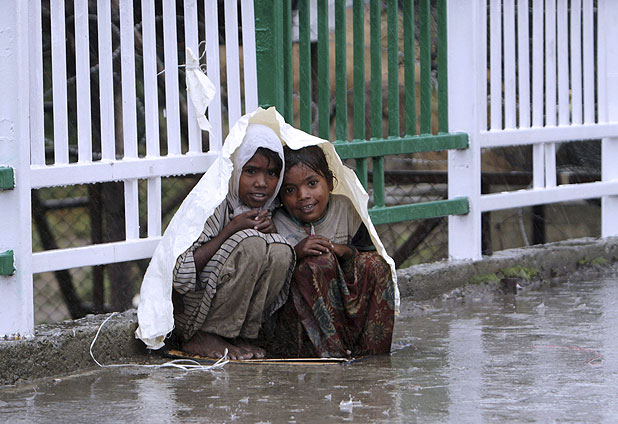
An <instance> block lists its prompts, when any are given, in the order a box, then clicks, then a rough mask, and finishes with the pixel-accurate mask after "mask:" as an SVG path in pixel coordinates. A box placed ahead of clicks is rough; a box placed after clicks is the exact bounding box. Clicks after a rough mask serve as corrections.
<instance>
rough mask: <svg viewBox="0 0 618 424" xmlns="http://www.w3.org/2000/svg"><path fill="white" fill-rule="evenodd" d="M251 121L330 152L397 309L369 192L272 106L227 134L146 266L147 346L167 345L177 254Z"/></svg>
mask: <svg viewBox="0 0 618 424" xmlns="http://www.w3.org/2000/svg"><path fill="white" fill-rule="evenodd" d="M249 124H262V125H266V126H268V127H270V128H271V129H272V130H273V131H274V132H275V133H276V134H277V135H278V136H279V138H280V140H281V142H282V143H283V144H284V145H288V146H289V147H290V148H292V149H300V148H302V147H305V146H312V145H319V146H320V147H321V148H322V150H323V151H324V153H325V155H326V159H327V161H328V165H329V167H330V169H331V170H332V171H333V174H334V175H335V177H336V181H337V182H338V183H337V184H336V185H335V187H334V190H333V193H334V194H342V195H344V196H347V197H348V198H350V200H351V201H352V203H353V204H354V207H355V208H356V210H357V212H358V213H359V215H360V216H361V218H362V220H363V223H364V224H365V225H366V226H367V229H368V230H369V234H370V235H371V239H372V241H373V244H374V245H375V247H376V249H377V251H378V252H379V253H380V255H382V256H383V257H384V259H385V260H386V261H387V262H388V264H389V265H390V267H391V273H392V277H393V281H394V282H395V307H396V310H398V309H399V290H398V288H397V280H396V278H397V274H396V272H395V263H394V261H393V260H392V259H391V258H390V256H388V254H387V253H386V250H385V249H384V245H383V244H382V242H381V241H380V239H379V237H378V233H377V232H376V229H375V227H374V226H373V224H372V223H371V221H370V219H369V212H368V210H367V202H368V195H367V192H366V191H365V189H364V188H363V186H362V185H361V183H360V181H359V180H358V178H357V177H356V174H355V173H354V171H353V170H351V169H350V168H348V167H346V166H345V165H343V163H342V161H341V158H340V157H339V155H337V152H336V151H335V148H334V147H333V145H332V144H331V143H330V142H329V141H328V140H323V139H321V138H318V137H314V136H312V135H310V134H307V133H305V132H303V131H300V130H298V129H296V128H293V127H292V126H290V125H289V124H287V123H285V121H284V119H283V117H282V116H281V115H280V114H279V113H278V112H277V111H276V110H275V108H274V107H271V108H269V109H268V110H264V109H261V108H258V109H257V110H255V111H254V112H251V113H249V114H247V115H244V116H243V117H241V118H240V119H239V120H238V121H237V122H236V124H235V125H234V126H233V127H232V129H231V130H230V133H229V135H228V136H227V138H226V139H225V143H224V144H223V149H222V152H221V156H220V157H219V158H217V160H215V162H214V163H213V164H212V165H211V167H210V168H209V169H208V170H207V171H206V173H205V174H204V175H203V177H202V178H201V179H200V181H199V182H198V183H197V185H196V186H195V188H194V189H193V190H192V191H191V192H190V193H189V195H188V196H187V198H186V199H185V200H184V201H183V203H182V204H181V205H180V208H179V209H178V211H177V212H176V214H175V215H174V217H173V218H172V220H171V222H170V224H169V226H168V227H167V229H166V231H165V234H164V235H163V237H162V239H161V241H160V242H159V245H158V246H157V248H156V250H155V253H154V255H153V257H152V260H151V261H150V265H149V266H148V269H147V270H146V274H145V276H144V281H143V282H142V287H141V290H140V301H139V306H138V309H137V317H138V323H139V326H138V328H137V331H136V332H135V334H136V337H137V338H139V339H141V340H142V341H143V342H144V343H145V344H146V346H147V347H148V348H150V349H159V348H161V347H163V345H164V338H165V337H166V336H167V335H168V334H169V333H170V332H171V331H172V330H173V328H174V316H173V306H172V273H173V270H174V264H175V263H176V258H177V257H178V256H179V255H180V254H181V253H183V252H184V251H185V250H186V249H187V248H189V247H190V246H191V245H192V244H193V242H194V241H195V240H197V238H198V237H199V235H200V233H201V232H202V228H203V226H204V222H206V219H208V217H209V216H210V215H212V213H213V212H214V210H215V208H216V207H217V206H218V205H219V204H220V203H221V202H222V201H223V199H224V198H225V196H226V194H227V191H228V185H229V181H230V178H231V175H232V170H233V164H232V161H231V159H230V158H231V155H232V154H233V153H234V151H235V150H236V149H237V148H238V147H239V146H240V144H241V143H242V142H243V139H244V136H245V133H246V132H247V126H248V125H249Z"/></svg>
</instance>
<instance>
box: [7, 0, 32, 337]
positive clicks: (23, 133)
mask: <svg viewBox="0 0 618 424" xmlns="http://www.w3.org/2000/svg"><path fill="white" fill-rule="evenodd" d="M29 3H30V2H26V1H22V0H3V1H1V2H0V81H2V84H0V99H3V100H2V102H0V167H2V168H1V169H0V172H1V173H2V174H1V175H0V181H1V182H2V184H1V187H3V188H4V189H0V270H1V271H2V272H0V274H11V275H0V337H2V336H28V335H31V334H32V332H33V329H34V321H33V304H32V272H31V263H32V237H31V234H32V232H31V218H30V216H31V211H30V141H29V128H28V125H29V120H28V115H29V112H28V109H29V100H28V97H29V89H28V85H29V84H28V78H29V75H28V69H29V68H28V64H29V59H28V53H29V48H28V5H29ZM13 176H14V179H13ZM13 185H14V187H13ZM13 258H14V262H13Z"/></svg>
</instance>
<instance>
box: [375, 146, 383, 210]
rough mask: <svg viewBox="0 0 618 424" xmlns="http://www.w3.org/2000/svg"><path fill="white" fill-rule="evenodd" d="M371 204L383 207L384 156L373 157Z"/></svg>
mask: <svg viewBox="0 0 618 424" xmlns="http://www.w3.org/2000/svg"><path fill="white" fill-rule="evenodd" d="M373 205H374V207H376V208H380V207H384V157H378V158H374V159H373Z"/></svg>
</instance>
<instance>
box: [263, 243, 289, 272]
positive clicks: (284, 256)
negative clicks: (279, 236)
mask: <svg viewBox="0 0 618 424" xmlns="http://www.w3.org/2000/svg"><path fill="white" fill-rule="evenodd" d="M268 260H269V262H270V263H274V264H278V265H281V266H285V267H289V266H290V263H291V262H292V261H293V260H294V251H293V249H292V247H291V246H289V245H287V244H283V243H273V244H271V245H270V246H268Z"/></svg>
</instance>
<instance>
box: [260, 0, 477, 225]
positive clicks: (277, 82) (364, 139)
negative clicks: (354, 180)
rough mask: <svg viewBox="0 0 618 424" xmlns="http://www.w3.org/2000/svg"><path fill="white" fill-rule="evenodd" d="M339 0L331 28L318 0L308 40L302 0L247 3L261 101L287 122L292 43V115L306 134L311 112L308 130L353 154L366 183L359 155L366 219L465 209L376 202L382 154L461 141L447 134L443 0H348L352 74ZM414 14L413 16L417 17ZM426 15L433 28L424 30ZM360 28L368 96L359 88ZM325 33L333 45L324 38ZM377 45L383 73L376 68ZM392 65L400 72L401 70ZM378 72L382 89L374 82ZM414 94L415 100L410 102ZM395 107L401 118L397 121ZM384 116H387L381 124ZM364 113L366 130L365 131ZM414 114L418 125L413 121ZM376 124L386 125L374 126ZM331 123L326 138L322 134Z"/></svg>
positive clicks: (456, 202)
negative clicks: (251, 8) (368, 203)
mask: <svg viewBox="0 0 618 424" xmlns="http://www.w3.org/2000/svg"><path fill="white" fill-rule="evenodd" d="M331 3H332V2H331ZM346 3H350V2H346V1H345V0H335V2H334V25H332V24H333V22H329V1H328V0H317V10H316V11H315V12H317V22H316V20H313V21H314V23H317V40H316V39H315V38H316V37H314V39H313V40H312V37H311V34H310V29H311V24H312V19H310V4H311V2H310V1H309V0H299V1H298V2H297V5H298V10H297V11H296V10H295V11H293V10H292V1H291V0H276V1H270V0H255V16H256V51H257V69H258V97H259V103H260V105H261V106H264V107H266V106H272V105H274V106H276V107H277V109H278V110H279V111H280V112H281V113H282V115H283V116H284V118H285V119H286V121H287V122H289V123H293V122H294V113H295V111H294V107H293V104H294V98H293V77H294V74H293V69H294V67H295V64H294V63H293V56H294V55H293V44H296V43H298V44H297V55H296V56H297V60H298V65H297V66H298V68H297V69H298V74H299V82H298V95H297V96H298V98H299V106H298V108H297V109H298V110H297V111H296V113H297V120H298V121H299V122H300V128H301V129H302V130H303V131H306V132H309V133H311V132H314V131H312V124H313V122H314V118H317V134H316V135H317V136H319V137H320V138H325V139H331V141H333V142H334V144H335V146H336V149H337V152H338V153H339V155H340V156H341V158H342V159H354V160H355V163H356V173H357V175H358V177H359V179H360V181H361V183H362V184H363V185H364V187H365V188H367V187H368V182H369V181H368V180H369V173H368V160H371V161H372V184H373V207H372V209H371V210H370V215H371V217H372V221H373V222H374V224H376V225H378V224H387V223H394V222H400V221H409V220H414V219H425V218H435V217H442V216H448V215H454V214H466V213H468V199H467V198H456V199H448V200H439V201H432V202H424V203H415V204H405V205H395V206H385V201H384V158H385V157H386V156H389V155H401V154H412V153H420V152H432V151H440V150H448V149H465V148H467V147H468V137H467V135H466V134H464V133H449V132H448V97H447V88H448V85H447V45H446V42H447V37H446V0H437V1H436V0H434V1H430V0H416V1H415V0H403V1H397V0H386V1H380V0H370V1H368V2H367V1H364V0H354V1H353V5H352V10H351V14H352V30H351V35H352V40H353V49H352V50H353V51H352V56H351V57H352V60H353V65H352V66H351V67H352V75H351V76H350V75H348V72H347V68H348V67H347V66H346V63H347V59H348V52H347V51H346V44H347V43H346V42H347V37H349V35H350V34H349V32H350V31H349V30H347V28H349V27H348V26H347V25H346V19H347V18H346V15H347V14H348V7H347V5H346ZM366 14H368V22H367V19H366ZM294 15H296V16H297V18H298V19H297V22H298V24H297V27H298V38H297V40H294V41H293V40H292V28H293V23H292V17H293V16H294ZM415 15H418V16H417V19H416V20H415ZM432 17H433V19H434V21H435V28H436V30H435V31H434V35H433V37H432V31H431V21H432ZM415 21H416V22H418V25H416V24H415ZM329 24H330V25H329ZM417 26H418V28H416V27H417ZM333 27H334V28H333ZM383 27H386V46H387V47H386V49H384V48H383V45H382V37H383ZM367 31H368V35H369V46H368V52H369V58H368V63H367V66H369V68H370V72H369V76H370V80H369V84H370V94H369V96H366V95H365V85H366V83H367V79H366V72H365V66H366V60H365V54H366V50H367V46H366V42H365V37H366V32H367ZM333 32H334V43H333V42H332V41H331V40H330V38H331V34H332V33H333ZM432 39H433V40H432ZM333 45H334V56H335V57H334V65H335V66H334V70H335V76H334V79H335V82H334V88H335V90H334V91H335V92H334V101H333V99H332V98H331V97H332V94H331V87H330V84H331V78H330V75H329V72H330V68H331V67H330V66H329V57H330V54H329V53H330V52H329V49H331V48H332V46H333ZM432 47H434V49H433V50H434V51H435V55H434V60H433V67H434V70H435V71H432ZM416 49H418V54H416ZM312 50H313V55H312ZM384 50H386V52H385V56H386V58H385V59H386V69H385V70H383V69H382V67H383V64H382V62H383V56H384ZM312 66H313V67H315V68H317V78H315V80H316V81H317V90H316V89H315V87H312V83H315V82H312V75H311V70H312ZM417 67H418V68H419V71H417V69H416V68H417ZM401 70H403V77H401V76H400V72H401ZM416 72H420V84H419V86H420V89H419V93H418V97H419V99H417V93H416ZM434 75H435V76H437V78H435V81H436V82H437V84H435V85H437V93H433V86H434V84H432V78H434ZM384 77H385V78H386V84H385V85H386V89H384V88H383V85H384V84H383V78H384ZM348 80H351V81H350V82H351V88H352V91H353V102H352V103H353V104H352V110H353V111H352V113H351V115H352V117H351V119H352V126H351V128H349V125H348V124H349V122H348V121H349V119H350V118H349V117H348V95H347V93H348ZM400 83H403V91H404V94H403V104H400V98H399V97H400ZM384 90H386V91H387V93H386V94H387V102H386V105H384V104H383V95H384V93H383V91H384ZM312 96H313V99H314V103H317V113H316V114H314V111H313V107H312ZM367 97H368V98H367ZM316 98H317V101H316V100H315V99H316ZM417 101H418V102H419V103H420V107H417ZM367 102H369V104H370V105H371V111H370V112H369V117H367V116H366V115H367V114H366V103H367ZM432 103H433V105H432ZM436 103H437V114H432V106H433V108H434V109H435V108H436ZM417 109H420V110H417ZM402 112H403V116H404V118H403V121H404V122H403V125H402V123H401V122H400V113H402ZM419 114H420V116H419ZM315 115H317V116H315ZM384 116H386V123H384V122H383V120H384V118H383V117H384ZM367 118H369V119H368V121H369V128H370V130H369V131H367V129H366V127H367V125H366V123H367ZM419 118H420V119H419ZM432 119H433V120H437V131H433V133H432ZM417 120H418V121H419V122H420V125H417ZM434 123H435V122H434ZM384 124H386V126H387V127H386V128H383V125H384ZM331 125H334V133H335V137H334V140H332V137H331ZM385 129H386V131H384V130H385ZM368 132H369V133H368Z"/></svg>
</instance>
